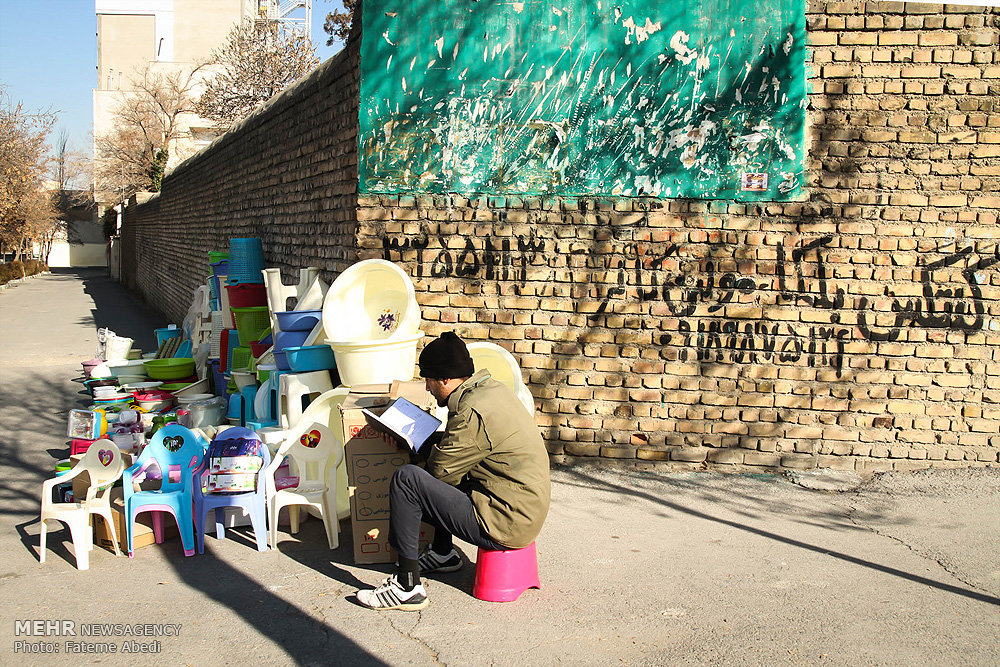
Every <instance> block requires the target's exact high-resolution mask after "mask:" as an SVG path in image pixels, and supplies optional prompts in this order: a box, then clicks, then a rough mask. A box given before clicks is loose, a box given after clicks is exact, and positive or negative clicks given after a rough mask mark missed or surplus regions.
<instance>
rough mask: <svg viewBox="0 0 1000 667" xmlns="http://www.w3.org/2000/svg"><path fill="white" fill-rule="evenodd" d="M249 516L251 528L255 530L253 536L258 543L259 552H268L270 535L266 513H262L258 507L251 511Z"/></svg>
mask: <svg viewBox="0 0 1000 667" xmlns="http://www.w3.org/2000/svg"><path fill="white" fill-rule="evenodd" d="M247 514H249V515H250V527H251V528H253V536H254V539H255V540H256V541H257V551H267V535H268V533H267V525H266V524H267V522H266V521H265V519H264V513H263V512H261V511H260V507H259V506H258V507H257V508H256V509H252V510H249V511H248V512H247Z"/></svg>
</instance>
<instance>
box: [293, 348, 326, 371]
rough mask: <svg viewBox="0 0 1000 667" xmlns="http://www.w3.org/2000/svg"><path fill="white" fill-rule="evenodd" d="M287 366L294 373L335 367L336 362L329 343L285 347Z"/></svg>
mask: <svg viewBox="0 0 1000 667" xmlns="http://www.w3.org/2000/svg"><path fill="white" fill-rule="evenodd" d="M285 356H286V358H287V359H288V367H289V368H290V369H291V370H292V372H294V373H308V372H309V371H322V370H328V369H331V368H336V365H337V362H336V359H335V358H334V356H333V350H332V349H330V346H329V345H304V346H302V347H286V348H285Z"/></svg>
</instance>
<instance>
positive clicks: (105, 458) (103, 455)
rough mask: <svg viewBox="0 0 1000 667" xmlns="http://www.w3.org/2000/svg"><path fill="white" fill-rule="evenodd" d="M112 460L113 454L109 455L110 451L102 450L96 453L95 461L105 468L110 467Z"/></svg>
mask: <svg viewBox="0 0 1000 667" xmlns="http://www.w3.org/2000/svg"><path fill="white" fill-rule="evenodd" d="M113 458H114V454H112V453H111V450H110V449H102V450H101V451H99V452H97V460H98V461H100V462H101V465H102V466H104V467H105V468H106V467H108V466H109V465H111V460H112V459H113Z"/></svg>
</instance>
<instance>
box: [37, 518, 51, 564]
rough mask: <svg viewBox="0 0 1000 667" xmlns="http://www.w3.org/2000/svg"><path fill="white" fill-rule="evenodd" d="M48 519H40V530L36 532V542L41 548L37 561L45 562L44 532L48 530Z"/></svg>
mask: <svg viewBox="0 0 1000 667" xmlns="http://www.w3.org/2000/svg"><path fill="white" fill-rule="evenodd" d="M48 525H49V524H48V519H42V531H41V532H40V533H39V534H38V544H39V547H40V548H41V550H40V551H39V552H38V562H39V563H44V562H45V534H46V533H47V532H48V530H49V528H48Z"/></svg>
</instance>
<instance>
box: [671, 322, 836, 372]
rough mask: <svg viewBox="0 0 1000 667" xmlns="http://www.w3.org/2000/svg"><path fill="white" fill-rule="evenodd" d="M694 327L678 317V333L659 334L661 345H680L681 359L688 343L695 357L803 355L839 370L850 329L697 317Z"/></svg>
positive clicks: (735, 359)
mask: <svg viewBox="0 0 1000 667" xmlns="http://www.w3.org/2000/svg"><path fill="white" fill-rule="evenodd" d="M697 327H698V328H697V331H692V330H691V325H690V323H689V322H688V321H687V320H682V321H681V323H680V326H679V328H678V334H670V333H665V334H663V335H662V336H660V339H659V342H660V344H661V345H669V344H671V343H675V342H676V338H675V337H676V336H679V337H680V341H679V344H680V345H681V346H682V347H683V348H684V349H683V350H682V351H681V356H680V359H681V361H687V359H688V353H687V348H689V347H690V346H691V345H692V343H693V344H694V346H695V348H696V351H697V357H696V358H697V359H698V361H730V362H732V363H737V364H744V363H746V364H756V363H763V362H768V363H795V362H798V361H800V360H802V359H803V358H805V360H806V362H807V363H808V364H809V365H810V366H829V367H831V368H835V369H837V371H841V369H842V368H843V365H844V345H845V343H846V342H847V341H848V340H849V339H850V335H851V330H850V329H847V328H844V327H837V326H822V325H815V326H811V327H807V328H804V329H803V328H799V327H796V326H793V325H791V324H787V323H785V324H781V323H767V322H747V321H746V320H717V319H713V320H707V321H706V320H699V321H698V322H697Z"/></svg>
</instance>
